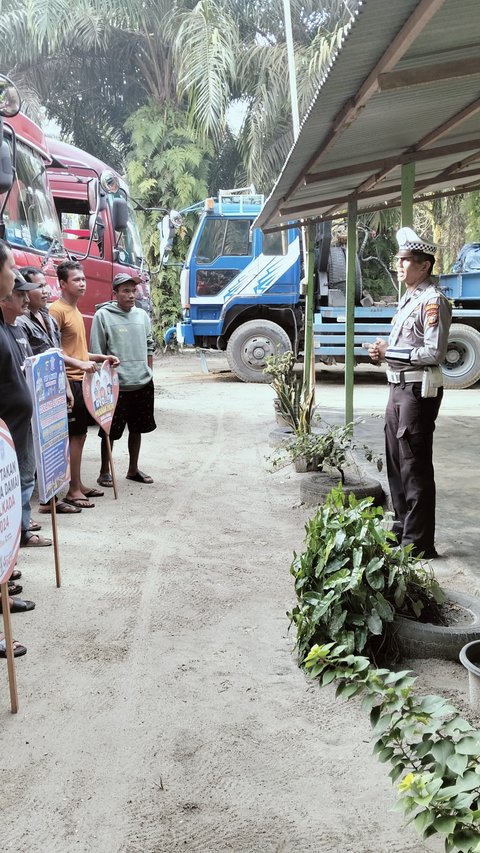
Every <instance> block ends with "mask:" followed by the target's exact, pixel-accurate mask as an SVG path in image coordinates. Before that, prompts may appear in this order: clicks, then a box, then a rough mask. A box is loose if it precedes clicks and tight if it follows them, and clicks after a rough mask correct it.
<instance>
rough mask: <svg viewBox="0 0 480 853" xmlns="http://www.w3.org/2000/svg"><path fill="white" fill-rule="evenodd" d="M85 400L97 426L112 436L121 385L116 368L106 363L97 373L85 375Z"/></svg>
mask: <svg viewBox="0 0 480 853" xmlns="http://www.w3.org/2000/svg"><path fill="white" fill-rule="evenodd" d="M82 385H83V399H84V401H85V405H86V407H87V409H88V411H89V412H90V414H91V416H92V418H94V419H95V420H96V422H97V424H98V425H99V426H100V427H101V428H102V429H103V431H104V432H105V433H106V434H107V435H110V429H111V426H112V419H113V414H114V412H115V407H116V405H117V400H118V395H119V392H120V385H119V382H118V374H117V371H116V368H115V367H112V366H111V364H110V362H109V361H104V362H103V364H102V366H101V367H100V369H99V370H98V371H97V372H96V373H84V374H83V383H82Z"/></svg>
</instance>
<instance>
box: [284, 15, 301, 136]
mask: <svg viewBox="0 0 480 853" xmlns="http://www.w3.org/2000/svg"><path fill="white" fill-rule="evenodd" d="M283 9H284V17H285V41H286V44H287V57H288V78H289V81H290V100H291V103H292V122H293V137H294V139H296V138H297V136H298V134H299V132H300V117H299V113H298V96H297V77H296V74H295V54H294V51H293V33H292V16H291V14H290V0H283Z"/></svg>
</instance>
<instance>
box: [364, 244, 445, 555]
mask: <svg viewBox="0 0 480 853" xmlns="http://www.w3.org/2000/svg"><path fill="white" fill-rule="evenodd" d="M397 242H398V246H399V250H398V254H397V263H398V280H399V282H400V283H401V284H404V285H405V287H406V291H405V294H404V295H403V296H402V298H401V299H400V302H399V305H398V311H397V313H396V315H395V317H394V319H393V327H392V331H391V333H390V337H389V339H388V343H387V342H386V341H384V340H381V339H378V340H377V341H375V343H374V344H372V345H371V346H370V348H369V353H370V358H371V359H372V361H374V362H375V363H377V364H379V363H380V362H381V361H384V360H385V361H386V362H387V380H388V383H389V385H390V397H389V400H388V404H387V409H386V412H385V449H386V457H387V473H388V482H389V486H390V492H391V495H392V502H393V508H394V511H395V521H394V525H393V531H394V533H395V534H396V536H397V541H398V542H399V544H402V545H413V546H414V548H413V553H414V554H415V555H418V554H422V553H423V555H424V557H425V558H426V559H433V558H435V557H438V554H437V552H436V550H435V480H434V471H433V462H432V455H433V431H434V429H435V420H436V417H437V415H438V410H439V408H440V403H441V402H442V396H443V387H442V386H443V378H442V370H441V367H440V365H441V364H442V362H443V361H444V359H445V355H446V352H447V344H448V332H449V329H450V323H451V319H452V310H451V306H450V303H449V301H448V299H446V297H445V296H444V295H443V294H442V292H441V291H440V290H438V288H437V287H436V286H435V285H434V284H433V283H432V282H431V281H430V275H431V272H432V269H433V265H434V263H435V252H436V249H437V246H435V244H434V243H430V242H429V241H428V240H424V239H422V238H421V237H419V236H418V235H417V234H416V233H415V232H414V231H413V230H412V229H411V228H400V230H399V231H397Z"/></svg>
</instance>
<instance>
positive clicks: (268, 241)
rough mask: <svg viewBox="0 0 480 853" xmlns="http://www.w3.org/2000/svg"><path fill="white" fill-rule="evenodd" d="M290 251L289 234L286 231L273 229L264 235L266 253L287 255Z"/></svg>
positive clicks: (264, 252) (264, 251) (264, 250)
mask: <svg viewBox="0 0 480 853" xmlns="http://www.w3.org/2000/svg"><path fill="white" fill-rule="evenodd" d="M287 252H288V235H287V232H286V231H272V233H271V234H264V235H263V254H264V255H286V254H287Z"/></svg>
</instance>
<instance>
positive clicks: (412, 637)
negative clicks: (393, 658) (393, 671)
mask: <svg viewBox="0 0 480 853" xmlns="http://www.w3.org/2000/svg"><path fill="white" fill-rule="evenodd" d="M444 593H445V596H446V599H447V601H448V602H451V603H452V604H454V605H456V606H457V608H459V609H460V610H461V611H463V613H462V616H463V620H462V622H459V623H458V624H456V625H433V624H431V623H430V622H417V621H416V620H414V619H406V618H404V617H403V616H397V617H396V619H395V621H394V630H395V640H396V642H397V644H398V648H399V651H400V653H401V654H402V655H403V656H404V657H410V658H440V659H441V660H454V661H458V658H459V656H460V652H461V650H462V648H463V646H465V645H466V644H467V643H472V642H473V641H474V640H480V598H476V597H474V596H473V595H466V594H465V593H460V592H452V591H451V590H447V589H445V590H444Z"/></svg>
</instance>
